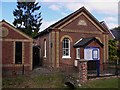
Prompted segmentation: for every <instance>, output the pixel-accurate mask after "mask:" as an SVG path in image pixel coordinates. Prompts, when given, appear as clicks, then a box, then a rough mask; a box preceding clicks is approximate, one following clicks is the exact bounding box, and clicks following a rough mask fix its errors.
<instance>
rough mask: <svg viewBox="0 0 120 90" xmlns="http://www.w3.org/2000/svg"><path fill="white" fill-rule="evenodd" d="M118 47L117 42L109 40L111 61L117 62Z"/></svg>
mask: <svg viewBox="0 0 120 90" xmlns="http://www.w3.org/2000/svg"><path fill="white" fill-rule="evenodd" d="M116 56H117V47H116V41H115V40H109V60H116V58H115V57H116Z"/></svg>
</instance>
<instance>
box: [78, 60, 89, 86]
mask: <svg viewBox="0 0 120 90" xmlns="http://www.w3.org/2000/svg"><path fill="white" fill-rule="evenodd" d="M78 65H79V66H78V67H79V81H80V83H82V84H83V83H85V82H87V60H84V59H80V60H79V62H78Z"/></svg>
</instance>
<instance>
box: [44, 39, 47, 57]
mask: <svg viewBox="0 0 120 90" xmlns="http://www.w3.org/2000/svg"><path fill="white" fill-rule="evenodd" d="M46 46H47V45H46V39H45V40H44V57H46V54H47V52H46V51H47V50H46Z"/></svg>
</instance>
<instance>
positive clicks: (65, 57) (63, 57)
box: [62, 56, 71, 59]
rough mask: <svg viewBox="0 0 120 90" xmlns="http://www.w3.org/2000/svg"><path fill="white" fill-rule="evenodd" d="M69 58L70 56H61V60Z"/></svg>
mask: <svg viewBox="0 0 120 90" xmlns="http://www.w3.org/2000/svg"><path fill="white" fill-rule="evenodd" d="M67 58H71V57H70V56H62V59H67Z"/></svg>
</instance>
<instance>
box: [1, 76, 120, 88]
mask: <svg viewBox="0 0 120 90" xmlns="http://www.w3.org/2000/svg"><path fill="white" fill-rule="evenodd" d="M63 80H64V77H63V75H61V74H52V75H40V76H34V77H30V76H17V77H16V78H4V79H3V88H66V87H65V85H64V83H63ZM118 86H119V85H118V78H109V79H100V80H89V81H88V82H87V83H86V84H85V85H82V87H80V88H118Z"/></svg>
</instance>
